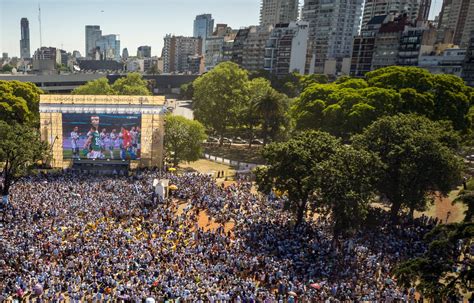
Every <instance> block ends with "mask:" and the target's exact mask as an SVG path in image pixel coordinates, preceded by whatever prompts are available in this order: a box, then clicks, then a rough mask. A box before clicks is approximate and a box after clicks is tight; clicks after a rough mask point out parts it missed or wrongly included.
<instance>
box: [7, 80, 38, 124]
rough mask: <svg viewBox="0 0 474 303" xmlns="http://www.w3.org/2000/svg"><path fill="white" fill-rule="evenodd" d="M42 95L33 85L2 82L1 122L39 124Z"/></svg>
mask: <svg viewBox="0 0 474 303" xmlns="http://www.w3.org/2000/svg"><path fill="white" fill-rule="evenodd" d="M42 93H43V91H42V90H40V89H39V88H37V87H36V85H34V84H33V83H29V82H19V81H0V120H1V121H6V122H7V123H10V124H11V123H14V122H18V123H20V124H35V123H38V121H39V99H40V94H42Z"/></svg>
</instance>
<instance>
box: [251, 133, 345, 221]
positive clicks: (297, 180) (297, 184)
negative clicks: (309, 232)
mask: <svg viewBox="0 0 474 303" xmlns="http://www.w3.org/2000/svg"><path fill="white" fill-rule="evenodd" d="M340 146H341V142H340V141H339V140H338V139H336V138H335V137H333V136H331V135H330V134H328V133H324V132H316V131H308V132H303V133H300V134H298V135H296V136H294V137H293V138H291V139H290V140H288V141H287V142H281V143H272V144H269V145H267V146H266V147H265V148H264V150H263V157H264V158H265V160H266V161H267V164H268V166H267V168H266V169H264V170H261V171H259V175H258V177H259V178H258V187H259V189H261V190H265V189H267V190H268V189H269V188H275V189H277V190H279V191H281V192H285V193H287V195H288V204H287V205H286V209H288V210H290V211H293V212H294V213H295V214H296V224H297V225H298V224H300V223H301V222H302V221H303V219H304V216H305V214H306V211H307V209H308V203H309V201H310V200H311V197H312V195H313V193H314V191H315V189H316V188H317V183H316V182H317V179H316V176H315V173H314V167H315V166H316V165H317V164H318V163H321V162H323V161H325V160H327V159H328V158H329V157H330V155H332V154H333V153H335V151H336V150H337V149H338V148H339V147H340Z"/></svg>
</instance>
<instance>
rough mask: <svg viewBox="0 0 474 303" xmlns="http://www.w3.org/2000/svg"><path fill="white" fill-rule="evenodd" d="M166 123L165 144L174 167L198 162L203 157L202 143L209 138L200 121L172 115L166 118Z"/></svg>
mask: <svg viewBox="0 0 474 303" xmlns="http://www.w3.org/2000/svg"><path fill="white" fill-rule="evenodd" d="M165 123H166V127H165V139H164V144H165V148H166V150H167V152H168V153H169V154H170V156H171V157H172V159H173V165H174V166H177V165H178V164H179V162H181V161H188V162H190V161H196V160H198V159H199V158H200V157H201V155H202V142H203V141H204V140H206V138H207V136H206V133H205V129H204V126H203V125H202V124H201V123H199V122H198V121H194V120H189V119H186V118H184V117H181V116H171V115H168V116H166V118H165Z"/></svg>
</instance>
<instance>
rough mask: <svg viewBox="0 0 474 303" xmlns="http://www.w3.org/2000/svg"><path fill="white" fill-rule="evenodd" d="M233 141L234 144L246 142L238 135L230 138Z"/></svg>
mask: <svg viewBox="0 0 474 303" xmlns="http://www.w3.org/2000/svg"><path fill="white" fill-rule="evenodd" d="M232 142H233V143H235V144H247V143H248V142H247V141H246V140H244V139H242V138H240V137H237V138H235V139H234V140H232Z"/></svg>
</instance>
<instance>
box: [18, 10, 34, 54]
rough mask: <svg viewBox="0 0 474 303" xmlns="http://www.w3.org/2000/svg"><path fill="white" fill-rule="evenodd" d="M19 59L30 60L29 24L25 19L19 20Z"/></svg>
mask: <svg viewBox="0 0 474 303" xmlns="http://www.w3.org/2000/svg"><path fill="white" fill-rule="evenodd" d="M20 26H21V40H20V58H22V59H24V58H31V54H30V23H29V22H28V19H27V18H21V21H20Z"/></svg>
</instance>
